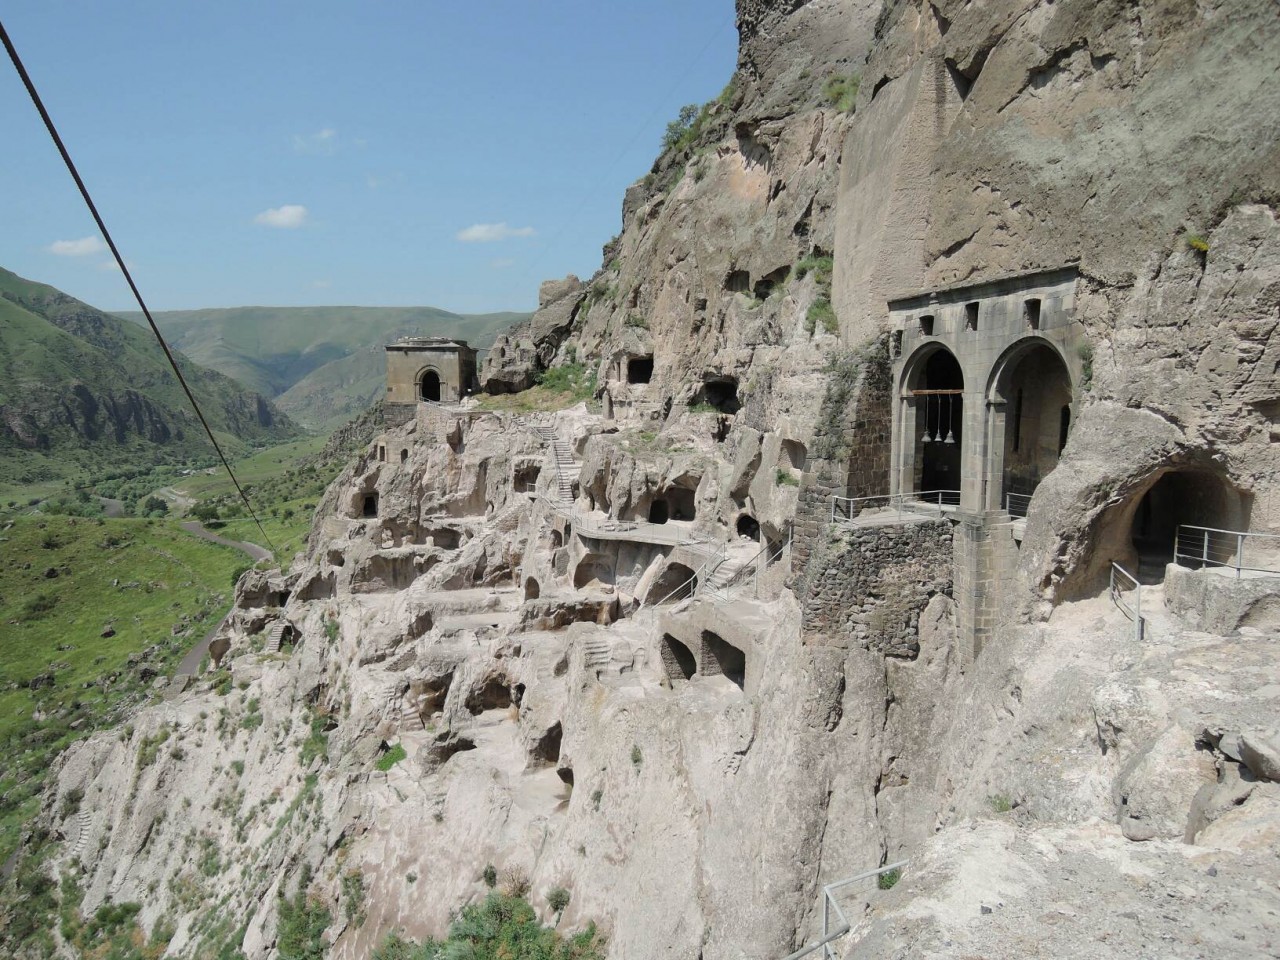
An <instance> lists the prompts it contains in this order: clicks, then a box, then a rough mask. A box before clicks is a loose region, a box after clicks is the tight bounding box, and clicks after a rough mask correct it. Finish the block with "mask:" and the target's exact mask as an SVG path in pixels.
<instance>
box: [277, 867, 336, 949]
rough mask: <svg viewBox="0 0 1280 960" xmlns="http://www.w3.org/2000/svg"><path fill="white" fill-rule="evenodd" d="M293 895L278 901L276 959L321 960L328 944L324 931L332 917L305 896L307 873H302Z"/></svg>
mask: <svg viewBox="0 0 1280 960" xmlns="http://www.w3.org/2000/svg"><path fill="white" fill-rule="evenodd" d="M303 880H304V881H305V882H304V883H302V884H300V886H299V889H298V893H297V896H295V897H294V898H293V899H292V900H289V899H286V898H281V900H280V929H279V933H278V935H277V936H278V939H277V942H276V946H277V947H278V949H279V951H280V960H324V958H325V956H326V955H327V953H328V945H327V944H326V943H325V941H324V932H325V931H326V930H327V929H329V924H330V923H331V922H333V915H332V914H330V913H329V910H328V908H327V907H326V906H325V905H324V904H323V903H321V902H320V901H319V900H318V899H316V898H313V897H311V896H310V895H309V894H308V891H307V888H308V887H309V886H310V885H311V884H310V880H311V877H310V873H309V872H307V873H304V875H303Z"/></svg>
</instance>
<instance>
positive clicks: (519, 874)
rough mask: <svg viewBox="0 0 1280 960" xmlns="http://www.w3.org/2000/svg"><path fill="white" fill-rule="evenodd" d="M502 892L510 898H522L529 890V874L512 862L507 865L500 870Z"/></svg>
mask: <svg viewBox="0 0 1280 960" xmlns="http://www.w3.org/2000/svg"><path fill="white" fill-rule="evenodd" d="M502 892H503V893H504V894H505V895H506V896H507V897H510V898H512V899H517V900H518V899H523V897H524V896H525V894H527V893H528V892H529V875H528V874H527V873H525V872H524V871H523V870H522V869H520V867H518V866H515V865H514V864H513V865H512V866H509V867H507V869H506V870H504V871H503V872H502Z"/></svg>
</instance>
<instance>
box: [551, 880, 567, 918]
mask: <svg viewBox="0 0 1280 960" xmlns="http://www.w3.org/2000/svg"><path fill="white" fill-rule="evenodd" d="M547 906H548V907H550V908H551V909H552V910H553V911H555V913H556V915H557V916H559V915H560V914H562V913H564V908H565V907H567V906H569V891H568V890H566V889H565V888H564V887H556V888H555V889H554V890H552V891H551V892H550V893H548V894H547Z"/></svg>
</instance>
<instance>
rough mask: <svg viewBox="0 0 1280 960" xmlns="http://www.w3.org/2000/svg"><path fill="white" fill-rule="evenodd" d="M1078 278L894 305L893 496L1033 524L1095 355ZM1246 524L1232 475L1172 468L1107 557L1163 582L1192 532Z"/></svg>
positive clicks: (1121, 515)
mask: <svg viewBox="0 0 1280 960" xmlns="http://www.w3.org/2000/svg"><path fill="white" fill-rule="evenodd" d="M1076 280H1077V273H1076V270H1075V269H1074V268H1064V269H1060V270H1053V271H1046V272H1042V273H1035V274H1030V275H1024V276H1019V277H1015V278H1010V279H1005V280H997V281H992V282H988V283H982V284H976V285H969V286H959V287H952V288H944V289H940V290H933V291H929V292H925V293H918V294H911V295H907V296H903V297H899V298H897V299H895V300H892V301H890V303H889V310H890V316H891V321H892V326H891V330H892V333H891V355H892V360H893V371H894V381H893V382H894V398H893V403H894V409H893V433H892V463H891V468H890V477H891V486H892V490H891V492H892V493H893V494H899V495H905V496H914V497H917V498H918V499H920V500H924V501H927V502H930V503H940V504H944V505H950V506H953V507H955V508H957V509H958V510H959V511H960V512H963V513H966V514H969V515H978V516H981V515H985V516H987V517H991V516H996V517H1002V516H1004V515H1007V516H1009V517H1013V518H1019V517H1025V516H1026V512H1027V508H1028V506H1029V504H1030V501H1031V496H1032V494H1034V493H1035V490H1036V487H1037V486H1038V485H1039V484H1040V482H1041V481H1042V480H1043V479H1044V478H1045V476H1047V475H1048V474H1049V472H1050V471H1052V470H1053V469H1054V467H1056V466H1057V464H1058V460H1059V457H1060V456H1061V455H1062V451H1063V448H1064V447H1065V446H1066V444H1067V439H1068V437H1069V436H1070V434H1071V427H1072V422H1073V418H1074V413H1075V410H1076V405H1077V404H1078V402H1079V398H1080V393H1081V390H1082V381H1083V379H1084V375H1085V371H1086V369H1087V364H1088V357H1089V355H1090V352H1089V346H1088V341H1087V340H1086V338H1085V336H1084V333H1083V330H1082V329H1081V326H1080V324H1079V323H1077V322H1076V320H1075V287H1076ZM1246 513H1247V503H1245V502H1244V500H1243V498H1242V497H1241V495H1240V494H1239V493H1238V492H1237V491H1236V490H1235V489H1234V487H1232V486H1231V484H1230V483H1229V482H1228V481H1227V480H1226V478H1225V477H1223V476H1221V475H1220V474H1218V473H1216V472H1214V471H1212V470H1210V469H1208V468H1204V467H1201V468H1196V467H1174V466H1170V467H1167V468H1163V469H1161V470H1158V471H1156V472H1154V473H1153V474H1152V475H1151V476H1150V477H1148V478H1146V481H1145V482H1144V483H1143V484H1141V485H1140V486H1139V488H1138V490H1137V491H1136V492H1135V494H1134V495H1133V496H1132V497H1130V498H1129V500H1127V501H1126V503H1125V504H1123V505H1122V506H1121V507H1120V508H1118V510H1117V515H1115V516H1110V517H1108V518H1107V521H1108V522H1107V524H1106V526H1107V527H1108V528H1110V529H1109V532H1104V539H1106V540H1108V542H1107V543H1105V544H1099V546H1102V547H1105V551H1106V552H1107V553H1108V555H1109V556H1111V557H1113V558H1115V559H1117V560H1120V561H1123V562H1126V563H1131V564H1133V565H1135V566H1138V567H1140V568H1141V569H1142V570H1143V571H1144V572H1146V573H1149V574H1151V575H1153V576H1156V575H1158V571H1162V570H1163V566H1164V564H1165V563H1167V562H1168V561H1170V560H1172V559H1173V547H1174V539H1175V535H1176V531H1177V528H1178V526H1179V525H1181V524H1194V525H1203V526H1210V527H1219V528H1226V529H1245V526H1246V525H1247V519H1248V518H1247V516H1246V515H1245V514H1246ZM1117 530H1119V531H1121V532H1120V533H1118V534H1117V533H1116V532H1115V531H1117Z"/></svg>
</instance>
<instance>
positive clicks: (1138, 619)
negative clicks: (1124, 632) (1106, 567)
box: [1109, 561, 1147, 643]
mask: <svg viewBox="0 0 1280 960" xmlns="http://www.w3.org/2000/svg"><path fill="white" fill-rule="evenodd" d="M1126 584H1132V586H1126ZM1128 590H1132V591H1133V605H1132V606H1130V604H1129V601H1128V600H1126V599H1125V596H1124V595H1125V592H1126V591H1128ZM1109 592H1110V594H1111V602H1112V603H1114V604H1115V605H1116V606H1117V607H1119V608H1120V612H1121V613H1123V614H1124V615H1125V616H1127V617H1128V618H1129V619H1131V620H1132V621H1133V639H1135V640H1137V641H1138V642H1139V643H1141V642H1142V638H1143V637H1144V636H1145V635H1146V627H1147V620H1146V618H1145V617H1144V616H1143V615H1142V584H1141V583H1139V582H1138V578H1137V577H1135V576H1134V575H1133V574H1132V573H1130V572H1129V571H1128V570H1126V569H1125V568H1124V567H1122V566H1120V564H1118V563H1116V562H1114V561H1112V563H1111V584H1110V587H1109Z"/></svg>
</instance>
